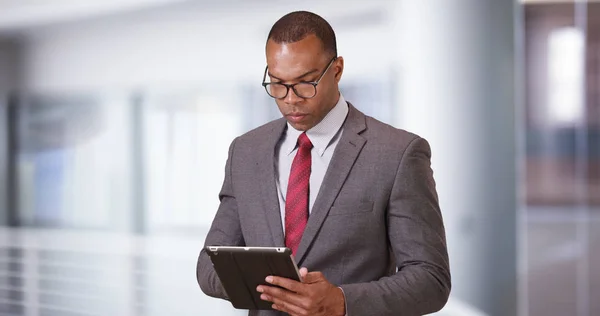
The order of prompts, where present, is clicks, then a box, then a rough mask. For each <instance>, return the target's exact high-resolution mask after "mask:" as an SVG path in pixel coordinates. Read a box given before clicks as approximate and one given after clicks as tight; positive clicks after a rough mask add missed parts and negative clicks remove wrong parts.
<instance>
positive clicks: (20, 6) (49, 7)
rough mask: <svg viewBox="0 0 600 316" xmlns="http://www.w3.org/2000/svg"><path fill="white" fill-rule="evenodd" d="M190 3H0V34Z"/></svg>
mask: <svg viewBox="0 0 600 316" xmlns="http://www.w3.org/2000/svg"><path fill="white" fill-rule="evenodd" d="M186 1H190V0H0V31H11V30H19V29H23V28H31V27H39V26H44V25H49V24H53V23H59V22H68V21H76V20H81V19H86V18H92V17H99V16H104V15H110V14H115V13H122V12H128V11H135V10H139V9H147V8H152V7H159V6H165V5H170V4H175V3H181V2H186Z"/></svg>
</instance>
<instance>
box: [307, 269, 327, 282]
mask: <svg viewBox="0 0 600 316" xmlns="http://www.w3.org/2000/svg"><path fill="white" fill-rule="evenodd" d="M323 280H325V276H323V273H321V272H319V271H315V272H309V273H307V274H306V276H304V278H303V280H302V282H303V283H316V282H321V281H323Z"/></svg>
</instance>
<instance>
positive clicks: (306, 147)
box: [285, 133, 313, 256]
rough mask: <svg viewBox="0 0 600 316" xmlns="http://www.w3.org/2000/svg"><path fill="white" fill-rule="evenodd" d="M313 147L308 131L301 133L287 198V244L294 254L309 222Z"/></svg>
mask: <svg viewBox="0 0 600 316" xmlns="http://www.w3.org/2000/svg"><path fill="white" fill-rule="evenodd" d="M312 147H313V145H312V143H311V142H310V139H308V137H307V136H306V133H302V134H300V137H298V152H297V153H296V157H294V161H293V162H292V168H291V171H290V178H289V181H288V187H287V195H286V198H285V246H286V247H288V248H290V249H291V250H292V253H293V254H294V256H295V255H296V250H297V249H298V245H300V240H301V239H302V233H304V228H305V227H306V223H307V222H308V196H309V195H308V184H309V179H310V166H311V158H310V150H311V149H312Z"/></svg>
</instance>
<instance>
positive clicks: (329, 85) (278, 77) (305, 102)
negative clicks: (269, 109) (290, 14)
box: [266, 35, 344, 131]
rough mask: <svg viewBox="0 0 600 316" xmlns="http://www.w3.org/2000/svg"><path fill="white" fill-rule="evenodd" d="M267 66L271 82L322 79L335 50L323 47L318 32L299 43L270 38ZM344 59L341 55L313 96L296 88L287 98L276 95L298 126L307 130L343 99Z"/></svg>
mask: <svg viewBox="0 0 600 316" xmlns="http://www.w3.org/2000/svg"><path fill="white" fill-rule="evenodd" d="M266 53H267V66H268V74H267V75H268V76H269V79H270V82H280V83H285V84H294V83H298V82H312V81H316V80H317V79H319V77H320V76H321V74H323V71H325V69H326V68H327V66H328V63H329V62H330V61H331V59H332V57H334V56H331V54H327V53H326V52H325V51H324V50H323V45H322V43H321V41H320V40H319V39H318V38H317V37H316V36H315V35H309V36H307V37H306V38H304V39H302V40H300V41H298V42H295V43H275V42H274V41H272V40H269V41H268V42H267V47H266ZM343 69H344V60H343V59H342V57H338V58H337V59H336V60H335V61H333V63H332V65H331V66H330V67H329V69H328V70H327V72H326V73H325V74H324V75H323V77H322V78H321V80H320V81H319V84H318V85H317V93H316V95H315V96H314V97H312V98H310V99H305V98H301V97H299V96H298V95H296V93H294V91H293V89H289V91H288V94H287V96H286V97H285V98H283V99H275V102H276V103H277V106H278V107H279V111H281V114H283V116H284V117H285V118H286V120H287V121H288V122H289V123H290V125H292V127H294V128H295V129H297V130H300V131H306V130H309V129H311V128H312V127H313V126H315V125H317V124H318V123H319V122H321V120H322V119H323V118H324V117H325V115H327V113H329V111H330V110H331V109H332V108H333V107H334V106H335V104H336V103H337V101H338V99H339V90H338V82H339V81H340V78H341V77H342V71H343Z"/></svg>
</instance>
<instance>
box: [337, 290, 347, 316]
mask: <svg viewBox="0 0 600 316" xmlns="http://www.w3.org/2000/svg"><path fill="white" fill-rule="evenodd" d="M338 289H340V290H341V291H342V295H344V310H345V311H346V314H344V316H348V304H347V303H346V293H344V289H342V288H341V287H339V286H338Z"/></svg>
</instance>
